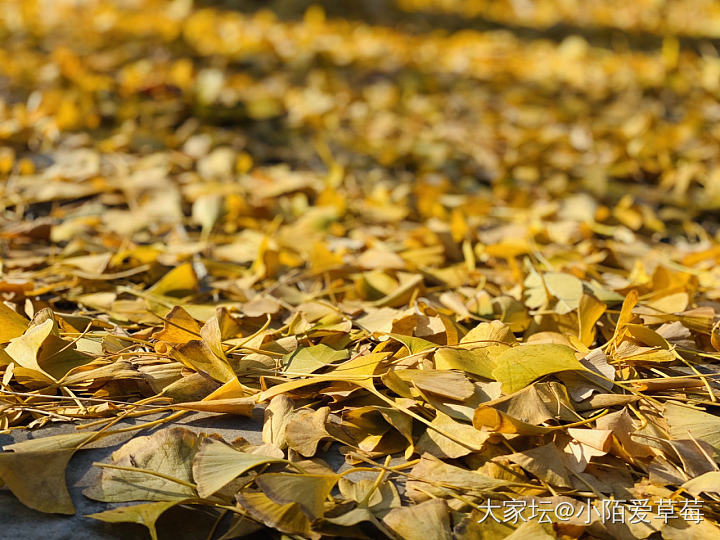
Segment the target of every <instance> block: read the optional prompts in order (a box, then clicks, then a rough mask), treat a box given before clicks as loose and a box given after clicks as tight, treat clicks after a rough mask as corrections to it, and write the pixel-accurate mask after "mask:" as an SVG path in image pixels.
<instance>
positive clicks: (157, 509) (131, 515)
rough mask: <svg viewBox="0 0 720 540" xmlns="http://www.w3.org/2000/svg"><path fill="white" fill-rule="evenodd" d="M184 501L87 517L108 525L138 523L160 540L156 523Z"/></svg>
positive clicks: (122, 509)
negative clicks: (166, 512)
mask: <svg viewBox="0 0 720 540" xmlns="http://www.w3.org/2000/svg"><path fill="white" fill-rule="evenodd" d="M183 502H184V501H167V502H152V503H142V504H135V505H132V506H120V507H118V508H113V509H112V510H106V511H104V512H98V513H95V514H87V516H86V517H89V518H93V519H97V520H99V521H104V522H106V523H137V524H140V525H144V526H145V527H147V529H148V532H149V533H150V538H151V539H152V540H158V535H157V530H156V529H155V523H156V522H157V520H158V519H160V516H162V515H163V514H164V513H165V511H167V510H169V509H170V508H172V507H173V506H176V505H178V504H182V503H183Z"/></svg>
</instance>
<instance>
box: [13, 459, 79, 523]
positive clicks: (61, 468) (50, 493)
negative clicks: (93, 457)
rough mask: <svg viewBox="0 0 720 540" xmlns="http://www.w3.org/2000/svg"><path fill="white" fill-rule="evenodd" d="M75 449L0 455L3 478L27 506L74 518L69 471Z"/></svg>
mask: <svg viewBox="0 0 720 540" xmlns="http://www.w3.org/2000/svg"><path fill="white" fill-rule="evenodd" d="M74 453H75V449H74V448H61V449H58V450H54V451H53V450H45V451H16V452H3V453H0V478H1V479H2V480H3V482H4V483H5V485H7V487H8V488H10V491H12V492H13V494H14V495H15V496H16V497H17V498H18V499H19V500H20V502H22V503H23V504H24V505H25V506H28V507H30V508H33V509H35V510H39V511H40V512H48V513H55V514H74V513H75V506H74V505H73V503H72V499H71V498H70V493H69V492H68V489H67V485H66V483H65V469H66V467H67V464H68V462H69V461H70V458H71V457H72V455H73V454H74Z"/></svg>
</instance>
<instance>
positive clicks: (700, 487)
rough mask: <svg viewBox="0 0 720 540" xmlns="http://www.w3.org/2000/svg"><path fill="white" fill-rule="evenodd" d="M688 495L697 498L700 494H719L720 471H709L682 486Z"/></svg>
mask: <svg viewBox="0 0 720 540" xmlns="http://www.w3.org/2000/svg"><path fill="white" fill-rule="evenodd" d="M680 487H682V488H683V489H684V490H685V491H687V492H688V493H689V494H690V495H693V496H694V497H697V496H698V495H700V493H703V492H704V493H720V471H710V472H706V473H705V474H701V475H700V476H697V477H695V478H693V479H692V480H688V481H687V482H685V483H684V484H683V485H682V486H680Z"/></svg>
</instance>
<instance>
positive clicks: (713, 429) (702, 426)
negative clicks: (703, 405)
mask: <svg viewBox="0 0 720 540" xmlns="http://www.w3.org/2000/svg"><path fill="white" fill-rule="evenodd" d="M663 416H664V417H665V420H666V421H667V424H668V428H669V432H670V435H671V436H672V437H673V438H674V439H687V438H690V437H692V438H695V439H699V440H701V441H705V442H706V443H708V444H709V445H710V446H712V447H713V448H715V449H716V451H717V452H720V418H718V417H717V416H715V415H712V414H708V413H706V412H703V411H699V410H697V409H692V408H690V407H683V406H682V405H676V404H675V403H666V404H665V410H664V411H663Z"/></svg>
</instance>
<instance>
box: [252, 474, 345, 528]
mask: <svg viewBox="0 0 720 540" xmlns="http://www.w3.org/2000/svg"><path fill="white" fill-rule="evenodd" d="M338 478H339V477H338V476H321V475H314V474H286V473H265V474H261V475H260V476H258V477H257V478H255V483H256V484H257V486H258V487H259V488H260V489H262V490H263V492H264V493H265V495H267V496H268V497H270V498H271V499H272V500H273V501H275V502H276V503H279V504H285V503H292V502H294V503H297V504H299V505H300V506H301V507H302V509H303V510H304V511H305V512H306V513H307V514H308V517H309V518H310V519H313V520H314V519H317V518H319V517H321V516H322V515H323V514H324V513H325V512H324V508H325V500H326V498H327V496H328V495H329V494H330V491H331V490H332V489H333V487H335V484H336V483H337V481H338Z"/></svg>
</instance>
